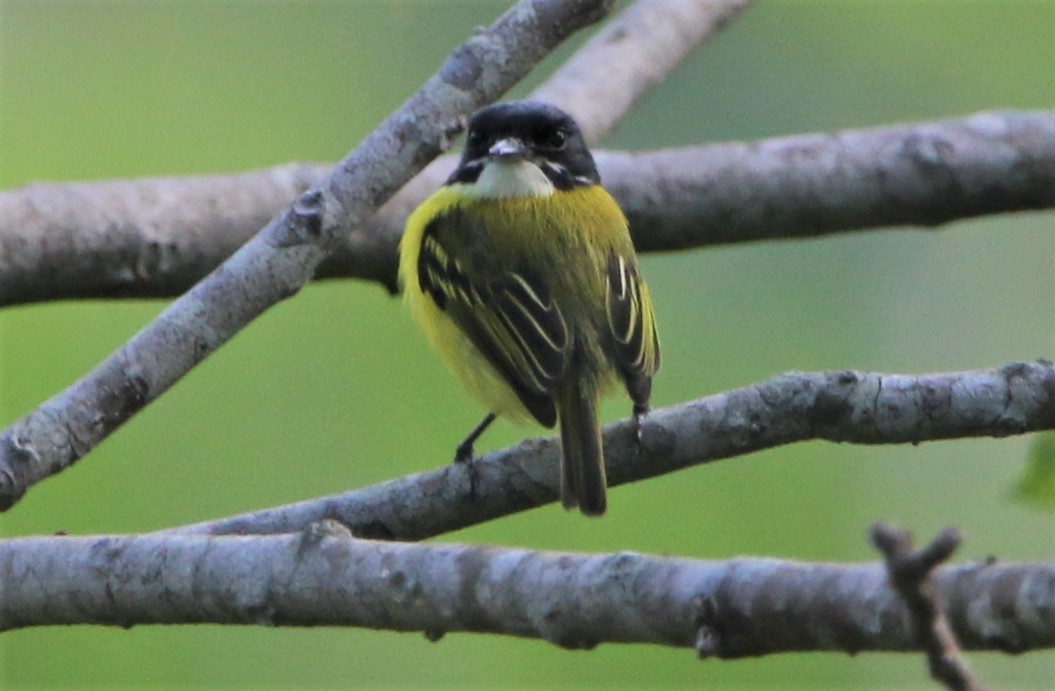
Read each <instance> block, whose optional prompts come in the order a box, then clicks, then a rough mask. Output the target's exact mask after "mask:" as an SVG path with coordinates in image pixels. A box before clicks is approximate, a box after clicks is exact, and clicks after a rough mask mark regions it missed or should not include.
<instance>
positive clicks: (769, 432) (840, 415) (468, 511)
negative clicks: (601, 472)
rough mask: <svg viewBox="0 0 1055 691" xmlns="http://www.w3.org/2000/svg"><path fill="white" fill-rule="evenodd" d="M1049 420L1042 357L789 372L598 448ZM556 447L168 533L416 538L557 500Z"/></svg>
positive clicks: (1054, 412) (651, 419) (975, 429)
mask: <svg viewBox="0 0 1055 691" xmlns="http://www.w3.org/2000/svg"><path fill="white" fill-rule="evenodd" d="M1053 428H1055V365H1052V363H1050V362H1038V363H1033V364H1012V365H1007V366H1006V367H1003V368H1001V369H999V370H986V371H977V372H955V373H950V374H929V375H921V376H905V375H896V374H869V373H861V372H823V373H813V374H810V373H790V374H785V375H781V376H778V377H774V378H773V379H770V380H768V381H765V382H762V383H760V384H756V385H754V386H749V387H746V388H743V389H737V390H734V391H729V392H726V393H721V394H717V395H714V396H709V397H707V398H703V399H700V400H698V401H692V402H690V403H685V404H682V405H679V406H676V407H673V408H666V409H662V410H655V411H653V412H651V413H650V414H649V415H648V416H647V417H646V418H644V419H643V420H642V423H641V433H642V445H641V446H639V445H638V443H637V438H636V436H635V434H634V429H633V426H632V425H631V424H630V422H629V421H624V422H620V423H617V424H614V425H609V426H608V427H607V428H606V429H605V437H604V453H605V460H606V465H607V468H608V482H609V484H610V485H613V486H614V485H621V484H624V483H628V482H636V481H638V480H644V479H646V478H650V477H655V476H657V475H663V474H666V473H670V472H673V471H676V470H680V469H682V468H687V467H689V466H694V465H699V464H702V463H707V462H710V461H716V460H720V459H723V458H732V457H735V456H742V455H745V454H748V453H752V452H755V451H760V450H762V449H769V448H773V447H775V446H780V445H783V444H791V443H793V442H799V441H806V440H809V439H826V440H829V441H835V442H850V443H855V444H905V443H910V444H917V443H919V442H922V441H930V440H936V439H953V438H964V437H1004V436H1008V435H1012V434H1025V433H1027V432H1035V431H1039V430H1047V429H1053ZM559 457H560V450H559V445H558V443H557V440H555V439H531V440H528V441H525V442H522V443H520V444H518V445H516V446H513V447H510V448H508V449H505V450H503V451H497V452H495V453H492V454H489V455H487V456H485V457H484V458H480V459H477V460H476V461H474V463H473V468H472V470H471V471H470V470H469V469H467V468H466V466H465V465H464V464H453V465H452V464H449V463H448V459H449V458H450V453H449V451H448V450H442V449H441V450H438V451H437V453H436V458H435V460H434V462H433V463H434V464H436V465H439V464H444V465H443V466H442V467H441V468H440V469H438V470H433V471H429V472H424V473H419V474H416V475H410V476H407V477H404V478H400V479H397V480H392V481H390V482H386V483H383V484H380V485H375V486H373V487H368V488H365V489H361V490H356V491H352V492H348V493H345V494H342V495H337V496H333V497H327V498H324V499H317V500H313V501H306V502H301V503H297V504H290V505H288V506H282V507H277V508H272V509H267V510H264V511H259V512H255V513H249V514H245V515H242V516H236V517H233V518H227V519H223V520H219V521H211V522H207V523H201V524H197V525H192V526H186V527H183V528H177V529H175V531H174V532H179V533H211V534H225V533H239V534H247V533H286V532H295V531H298V530H303V529H304V528H305V527H306V526H307V525H310V524H311V523H314V522H316V521H320V520H323V519H326V518H333V519H336V520H338V521H340V522H341V523H343V524H345V525H347V526H349V527H350V528H351V529H352V531H353V532H354V533H355V534H356V535H358V536H360V537H373V538H380V539H387V540H423V539H425V538H429V537H433V536H436V535H441V534H443V533H447V532H450V531H453V530H458V529H460V528H465V527H467V526H470V525H475V524H477V523H483V522H485V521H489V520H492V519H495V518H498V517H500V516H506V515H509V514H511V513H516V512H518V511H524V510H526V509H530V508H534V507H537V506H541V505H543V504H548V503H550V502H553V501H556V499H557V496H558V493H559V487H560V479H559V475H558V468H559ZM427 464H428V463H427V462H424V461H423V462H422V465H423V466H425V465H427ZM470 472H472V473H473V475H472V479H473V488H472V489H473V491H472V492H470V476H469V473H470ZM950 472H953V471H950Z"/></svg>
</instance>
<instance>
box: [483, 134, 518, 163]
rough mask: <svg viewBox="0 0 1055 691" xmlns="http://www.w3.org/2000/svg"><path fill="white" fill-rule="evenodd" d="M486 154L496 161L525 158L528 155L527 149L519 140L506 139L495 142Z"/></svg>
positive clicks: (513, 138)
mask: <svg viewBox="0 0 1055 691" xmlns="http://www.w3.org/2000/svg"><path fill="white" fill-rule="evenodd" d="M487 153H489V154H491V155H492V156H494V157H495V158H498V159H517V158H525V157H526V156H527V155H528V148H527V147H526V146H524V142H522V141H520V140H519V139H517V138H515V137H507V138H505V139H500V140H498V141H497V142H495V143H494V144H493V145H492V146H491V148H490V149H488V151H487Z"/></svg>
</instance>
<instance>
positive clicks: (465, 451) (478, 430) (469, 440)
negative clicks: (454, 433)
mask: <svg viewBox="0 0 1055 691" xmlns="http://www.w3.org/2000/svg"><path fill="white" fill-rule="evenodd" d="M494 421H495V414H494V413H488V414H487V415H486V416H485V417H484V419H483V420H481V421H480V424H478V425H477V426H476V427H474V428H473V431H472V432H469V436H467V437H466V438H465V440H464V441H462V443H461V444H458V448H457V449H455V451H454V462H455V463H464V464H465V468H466V470H468V471H469V497H470V498H472V499H475V498H476V466H475V464H473V444H475V443H476V440H477V439H479V438H480V435H481V434H483V433H484V431H486V430H487V428H488V427H490V426H491V423H492V422H494Z"/></svg>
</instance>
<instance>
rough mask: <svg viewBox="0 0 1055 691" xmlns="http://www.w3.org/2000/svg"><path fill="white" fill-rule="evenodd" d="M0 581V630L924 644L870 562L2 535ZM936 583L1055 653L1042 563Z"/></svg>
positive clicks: (959, 620) (761, 651)
mask: <svg viewBox="0 0 1055 691" xmlns="http://www.w3.org/2000/svg"><path fill="white" fill-rule="evenodd" d="M0 579H2V581H0V585H2V591H3V593H4V597H3V599H2V601H0V630H10V629H14V628H24V627H29V626H49V625H60V624H104V625H115V626H122V627H128V626H133V625H137V624H164V623H169V624H171V623H217V624H252V625H265V626H320V625H321V626H358V627H367V628H374V629H387V630H394V631H421V632H424V633H425V634H426V636H427V637H428V638H429V639H430V640H437V639H439V638H440V637H442V636H443V635H444V634H445V633H447V632H455V631H469V632H480V633H495V634H503V635H512V636H527V637H533V638H542V639H545V640H547V641H550V642H552V643H555V644H557V645H560V646H563V647H566V648H592V647H594V646H596V645H598V644H600V643H608V642H613V643H651V644H656V645H666V646H679V647H686V648H693V647H697V643H698V640H699V639H700V638H701V636H700V633H701V629H705V633H706V635H704V636H703V638H704V639H706V640H708V641H710V648H708V649H707V650H705V651H703V652H705V653H706V654H707V655H715V656H719V657H724V658H736V657H743V656H749V655H766V654H771V653H779V652H789V651H806V650H810V651H825V650H826V651H842V652H850V653H857V652H861V651H866V650H869V651H870V650H886V651H910V650H919V649H920V644H919V640H918V638H917V636H916V632H915V629H914V627H913V624H912V619H911V617H909V616H907V615H906V612H905V609H904V606H903V605H902V603H901V601H900V598H899V596H898V595H897V593H896V592H895V591H894V590H893V589H892V588H891V587H890V586H889V584H888V582H887V578H886V573H885V571H884V569H883V567H882V565H880V564H858V565H836V564H805V563H796V562H789V561H778V560H775V559H735V560H731V561H724V562H721V561H698V560H689V559H670V558H658V557H649V556H643V555H640V554H633V553H628V552H623V553H618V554H605V555H586V554H572V553H548V552H533V551H527V550H517V549H498V548H486V547H478V546H465V545H408V544H399V543H386V542H372V541H366V540H358V539H354V538H352V537H351V536H350V535H349V534H348V533H347V531H346V530H344V529H343V528H341V527H340V526H338V525H336V524H334V523H332V522H327V523H325V524H316V525H314V526H311V527H309V529H307V530H305V531H304V532H303V533H300V534H292V535H274V536H253V537H230V536H228V537H203V536H186V535H184V536H174V535H168V536H161V535H147V536H108V537H46V538H23V539H17V540H8V541H4V542H0ZM935 581H936V585H937V589H938V590H939V592H940V594H941V597H942V599H943V600H944V601H945V602H948V603H949V610H950V612H951V613H952V615H953V616H952V617H951V621H952V622H953V624H954V627H955V629H956V630H955V633H956V635H957V637H958V638H959V639H960V640H961V641H963V643H964V645H965V646H966V647H967V648H970V649H990V650H992V649H997V650H1015V651H1024V650H1036V649H1040V648H1051V647H1055V602H1053V601H1052V593H1055V563H1035V564H1006V565H994V564H979V565H971V566H960V567H955V568H943V569H941V570H940V571H939V572H938V573H937V575H936V579H935Z"/></svg>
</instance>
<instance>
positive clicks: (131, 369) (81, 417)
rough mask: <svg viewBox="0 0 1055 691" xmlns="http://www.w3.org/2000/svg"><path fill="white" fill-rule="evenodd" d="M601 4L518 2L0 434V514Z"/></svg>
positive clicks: (293, 286) (245, 314) (305, 273)
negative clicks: (145, 322)
mask: <svg viewBox="0 0 1055 691" xmlns="http://www.w3.org/2000/svg"><path fill="white" fill-rule="evenodd" d="M606 11H607V3H606V0H532V1H529V0H525V1H524V2H522V3H520V4H518V5H517V6H515V7H514V8H513V9H511V10H510V11H509V12H507V13H506V14H505V15H503V16H502V17H501V18H500V19H499V20H498V21H497V22H495V24H494V25H492V26H491V27H490V28H489V29H487V30H486V31H480V32H478V33H476V34H475V35H474V36H473V37H472V38H471V39H470V40H469V41H468V42H466V43H465V44H464V45H462V46H461V47H460V48H458V49H457V50H455V51H454V53H453V54H452V55H451V57H450V58H449V59H448V60H447V62H446V63H445V64H444V65H443V66H442V67H441V68H440V70H439V72H438V73H437V74H436V75H434V76H433V77H432V78H431V79H429V81H428V82H426V84H425V85H424V86H423V87H422V88H421V90H420V91H418V93H416V94H415V95H414V96H412V97H411V98H410V99H409V100H408V101H407V102H406V103H405V104H404V105H403V106H402V107H401V108H400V109H399V110H398V111H397V112H396V113H394V114H393V115H392V116H391V117H390V118H389V119H388V120H386V121H385V122H384V123H383V124H382V125H381V126H380V127H379V128H378V129H377V130H375V131H374V132H373V133H372V134H371V135H370V136H369V137H367V139H366V140H365V141H364V142H363V143H362V144H361V145H360V146H359V147H358V148H357V149H356V150H355V151H353V152H352V153H351V154H349V156H348V157H347V158H346V159H345V160H344V161H342V162H341V163H340V164H339V165H338V166H337V168H336V169H335V170H334V171H333V172H332V173H331V174H330V175H328V176H327V178H326V179H325V180H324V181H323V182H322V183H321V184H320V185H319V186H317V187H316V188H314V189H313V190H312V191H310V192H308V193H305V194H304V195H302V196H301V197H300V198H298V200H297V201H296V202H294V204H293V206H292V207H291V208H290V209H289V210H288V211H286V212H285V213H283V214H282V215H280V216H279V217H277V218H276V219H275V220H273V221H272V222H271V223H270V224H268V225H267V226H266V227H265V228H264V229H263V230H261V231H260V233H258V234H257V235H255V236H254V237H253V239H252V240H250V241H249V242H248V243H246V244H245V245H243V246H242V248H241V249H239V250H238V251H237V252H236V253H235V254H234V255H233V256H232V257H231V258H230V259H228V260H227V261H226V262H224V264H223V265H221V266H220V267H219V268H218V269H216V270H215V271H214V272H213V273H211V274H209V276H207V277H206V278H205V279H203V280H202V281H201V282H200V283H199V284H197V285H196V286H195V287H194V288H193V289H191V291H190V292H188V293H187V294H185V295H184V296H183V297H181V298H180V299H178V300H177V301H175V302H174V303H173V304H172V305H171V306H170V307H169V308H168V309H166V310H165V311H164V312H163V313H162V314H161V315H160V316H159V317H158V318H157V319H156V320H155V321H154V322H153V323H151V324H150V325H149V326H147V327H145V328H144V329H143V330H142V331H140V332H139V333H138V334H136V336H135V337H133V338H132V340H131V341H129V342H128V343H127V344H125V345H124V346H122V347H121V348H120V349H119V350H118V351H117V352H116V353H114V354H113V355H111V356H110V357H109V358H107V359H106V360H105V361H104V362H103V363H102V364H100V365H99V366H98V367H97V368H96V369H95V370H94V371H92V372H91V373H89V374H88V375H87V376H86V377H85V378H84V379H82V380H81V381H79V382H77V383H76V384H74V385H73V386H71V387H70V388H69V389H67V390H66V391H64V392H62V393H61V394H59V395H57V396H55V397H54V398H52V399H51V400H49V401H47V402H46V403H45V404H44V405H42V406H41V407H40V408H38V409H37V410H36V411H34V412H32V413H30V414H29V415H27V416H26V417H24V418H22V419H21V420H19V421H18V422H17V423H15V425H13V426H12V427H10V428H8V429H7V430H5V432H4V433H3V435H2V436H0V509H6V508H9V507H10V506H11V505H13V504H14V503H15V502H16V501H17V500H18V499H19V497H21V496H22V495H23V494H24V493H25V491H26V489H27V488H28V487H30V486H31V485H33V484H34V483H36V482H38V481H40V480H42V479H43V478H45V477H47V476H49V475H51V474H54V473H57V472H59V471H61V470H63V469H64V468H66V467H68V466H69V465H71V464H72V463H74V462H75V461H76V460H77V459H78V458H80V457H81V456H83V455H84V454H85V453H87V451H89V450H90V449H92V448H93V447H94V446H95V445H96V444H98V443H99V442H100V441H101V440H102V439H104V438H105V437H106V436H107V435H109V434H110V433H111V432H113V431H114V430H115V429H116V428H117V427H119V426H120V425H121V424H123V423H124V422H125V421H127V420H128V419H129V418H131V417H132V415H134V414H135V413H136V412H138V411H139V410H141V409H142V408H143V407H144V406H145V405H147V404H148V403H150V402H151V401H153V400H154V399H155V398H157V397H158V396H160V395H161V394H162V393H164V392H165V391H166V390H167V389H168V388H169V387H170V386H172V385H173V384H174V383H175V382H176V381H178V380H179V379H180V378H181V377H182V376H183V375H184V374H186V373H187V372H189V371H190V370H191V368H193V367H194V366H195V365H196V364H197V363H198V362H200V361H201V360H203V359H204V358H205V357H207V356H208V355H209V354H210V353H212V352H213V351H214V350H216V349H217V348H219V347H220V346H222V345H223V344H224V343H226V342H227V340H228V339H230V338H231V336H233V335H234V334H235V333H237V332H238V331H239V330H241V329H242V328H243V327H244V326H246V325H247V324H248V323H249V322H250V321H252V320H253V319H255V318H256V317H257V316H259V315H260V314H261V313H262V312H263V311H264V310H266V309H267V308H269V307H271V306H272V305H274V304H276V303H277V302H279V301H281V300H283V299H285V298H287V297H289V296H291V295H293V294H294V293H296V292H297V291H298V290H299V289H300V288H301V287H302V286H303V285H304V284H305V283H306V282H307V281H309V280H310V279H311V277H312V276H313V274H314V272H315V269H316V268H317V267H318V265H319V263H320V262H321V261H322V260H323V258H324V257H325V256H326V255H327V254H328V253H329V252H330V251H332V249H333V248H334V247H335V246H336V244H337V243H339V242H340V241H341V240H342V239H343V237H344V236H345V234H346V233H345V232H344V230H343V229H344V228H351V227H354V226H357V225H359V224H360V223H362V222H363V221H364V220H365V219H367V218H368V217H369V216H370V215H371V214H373V212H374V211H375V210H376V209H377V208H378V206H380V205H381V204H382V203H383V202H384V201H386V200H387V199H388V197H390V196H391V195H392V194H393V193H394V192H395V191H396V190H398V189H399V188H400V187H401V186H402V185H403V184H404V183H405V182H406V181H407V180H409V179H410V177H411V176H412V175H413V174H414V173H416V172H418V171H419V170H420V169H421V168H422V167H423V166H424V165H425V164H426V163H428V162H429V161H431V160H432V159H433V158H435V157H436V156H437V155H438V154H439V153H440V152H441V150H442V149H443V148H445V147H446V146H448V143H449V141H450V138H451V137H452V136H453V135H454V134H456V133H457V132H458V131H459V130H460V128H461V127H462V122H463V121H464V118H465V117H466V116H467V115H468V114H469V113H471V112H472V111H474V110H476V109H477V108H479V107H480V106H482V105H484V104H486V103H489V102H491V101H493V100H494V99H496V98H497V97H499V96H500V95H501V94H502V93H504V92H505V91H506V90H507V89H508V88H510V87H511V86H513V85H514V84H515V83H516V82H517V81H518V80H519V79H520V78H521V77H523V76H524V75H525V74H527V72H528V71H530V70H531V68H532V67H534V65H535V64H536V63H537V62H538V61H539V60H541V59H542V58H543V57H544V56H545V55H546V54H548V53H549V52H550V51H551V50H552V49H553V48H554V47H555V46H556V45H557V44H559V43H560V42H561V41H562V40H564V39H565V38H566V37H567V36H568V35H570V34H571V33H573V32H574V31H576V30H577V29H580V28H582V27H584V26H586V25H587V24H589V23H591V22H594V21H597V20H598V19H600V18H601V17H602V16H604V14H605V13H606Z"/></svg>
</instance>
